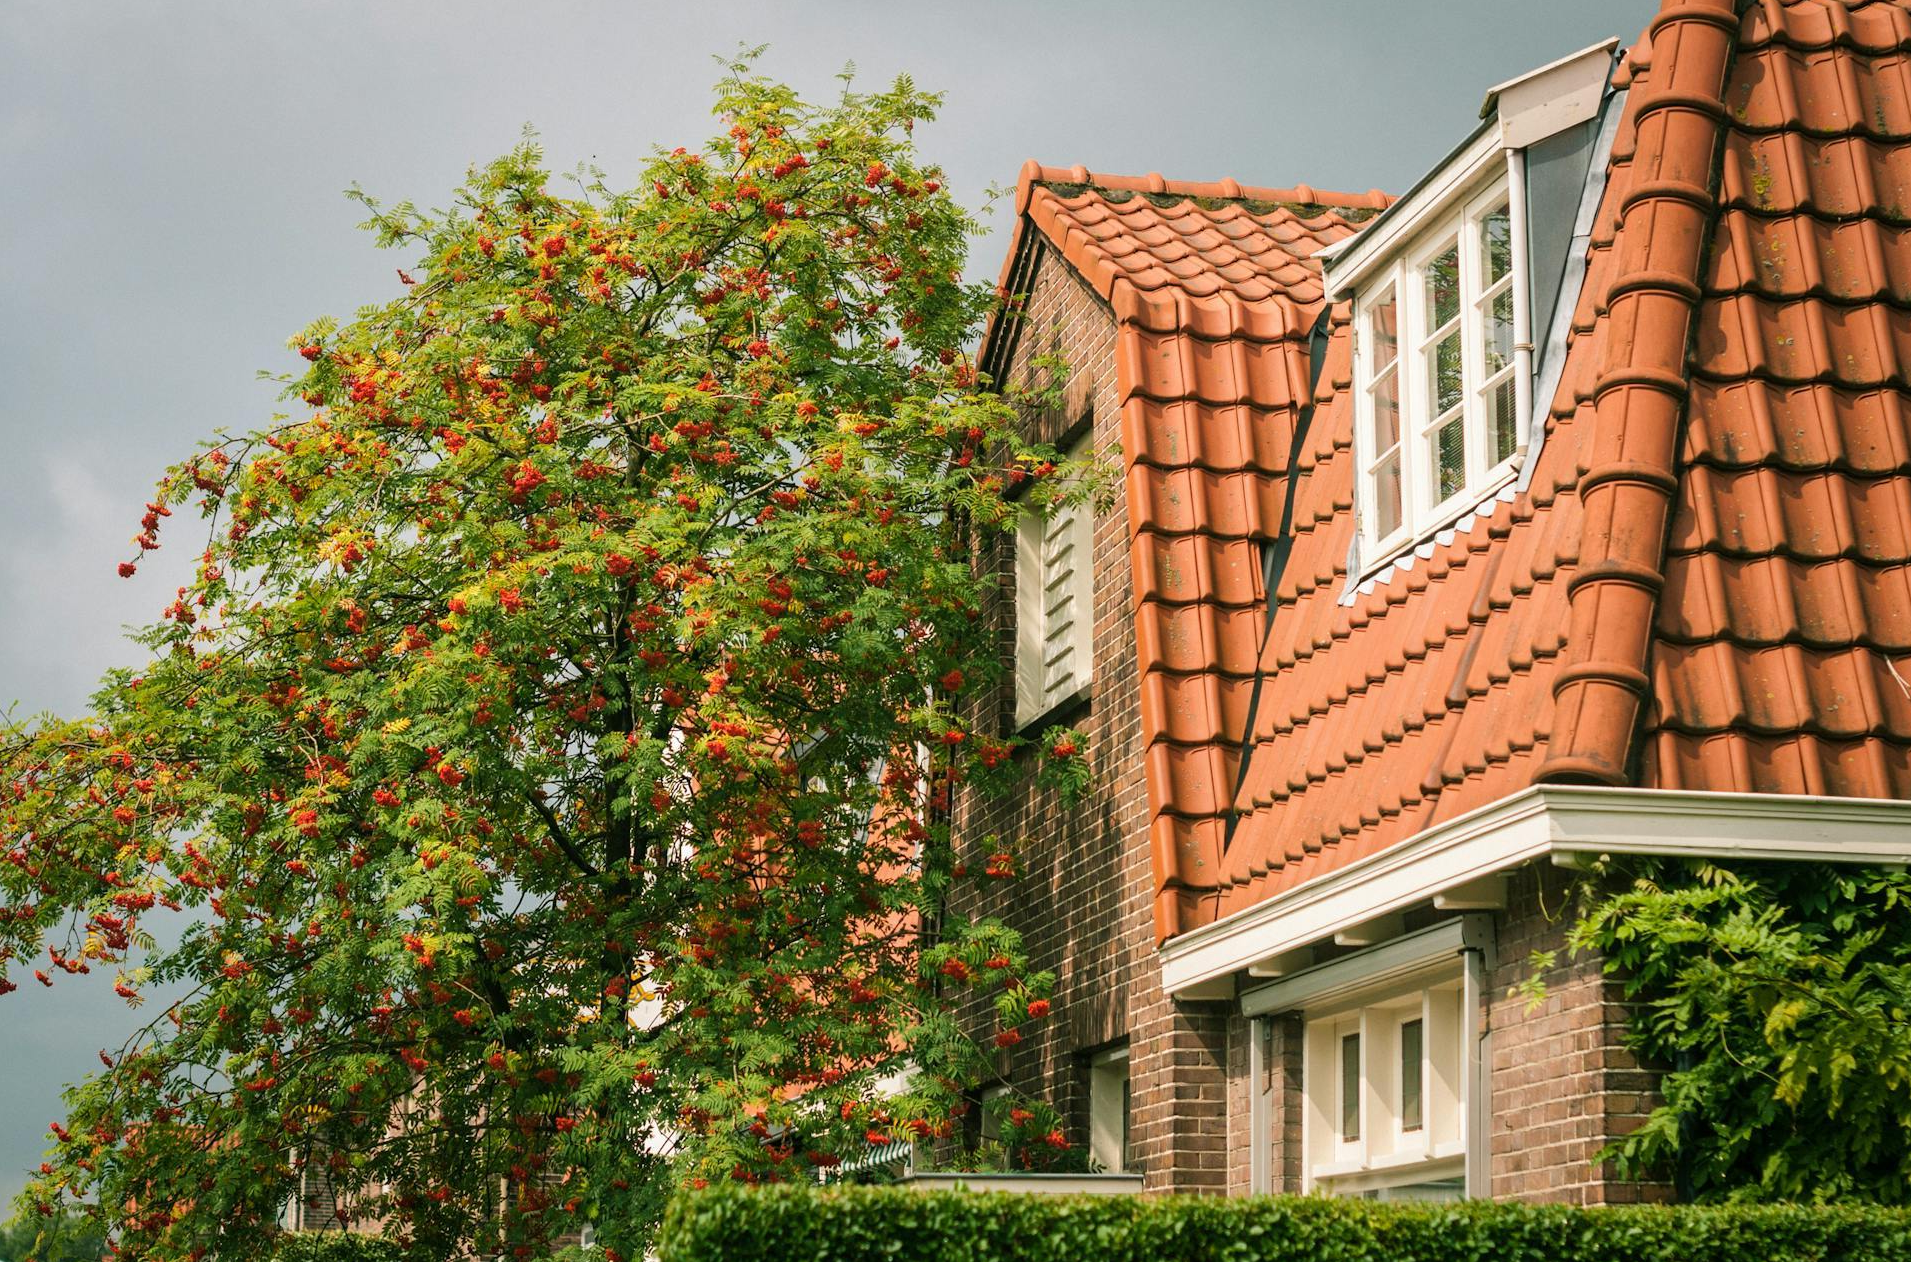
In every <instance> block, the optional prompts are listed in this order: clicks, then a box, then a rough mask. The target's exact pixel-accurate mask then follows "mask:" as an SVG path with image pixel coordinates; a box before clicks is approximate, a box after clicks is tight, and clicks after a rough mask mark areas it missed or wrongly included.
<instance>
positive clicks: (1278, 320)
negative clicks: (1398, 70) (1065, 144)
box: [991, 162, 1388, 936]
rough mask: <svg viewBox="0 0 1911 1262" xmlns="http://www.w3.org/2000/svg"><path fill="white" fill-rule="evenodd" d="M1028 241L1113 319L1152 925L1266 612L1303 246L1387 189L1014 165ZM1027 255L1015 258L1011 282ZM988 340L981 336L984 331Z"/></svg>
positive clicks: (1206, 873) (1215, 789)
mask: <svg viewBox="0 0 1911 1262" xmlns="http://www.w3.org/2000/svg"><path fill="white" fill-rule="evenodd" d="M1016 199H1017V208H1018V210H1019V212H1020V215H1021V218H1020V221H1019V222H1020V223H1021V225H1022V228H1021V234H1022V236H1023V237H1024V238H1027V237H1028V236H1029V230H1030V229H1031V228H1032V229H1033V230H1034V232H1036V233H1039V234H1040V239H1041V240H1044V241H1046V242H1048V243H1049V244H1050V245H1052V246H1053V248H1055V249H1056V250H1058V251H1059V252H1060V253H1061V255H1062V256H1063V257H1064V258H1065V259H1066V260H1067V261H1068V262H1069V264H1070V265H1071V266H1072V267H1073V268H1074V269H1075V270H1076V271H1077V272H1078V273H1079V274H1080V275H1081V276H1082V277H1083V278H1084V279H1085V280H1086V281H1087V282H1088V284H1089V285H1090V286H1091V287H1092V288H1093V289H1094V290H1095V292H1096V293H1098V294H1100V295H1101V297H1102V298H1103V299H1104V300H1105V301H1106V302H1107V303H1108V304H1109V306H1110V309H1111V310H1112V311H1113V312H1114V315H1115V320H1116V330H1117V331H1116V356H1117V363H1116V390H1117V393H1118V396H1119V398H1120V400H1121V418H1122V426H1121V433H1122V440H1121V446H1122V451H1121V458H1122V466H1123V472H1124V474H1125V475H1126V479H1127V492H1128V494H1127V501H1128V515H1129V526H1130V532H1131V542H1130V549H1131V556H1132V559H1133V564H1134V576H1135V601H1136V632H1137V643H1138V647H1139V651H1140V657H1141V661H1140V672H1139V673H1140V681H1141V682H1140V687H1141V716H1142V719H1141V721H1142V727H1143V733H1142V737H1143V742H1144V745H1145V747H1146V749H1147V751H1148V752H1147V760H1148V766H1147V780H1148V789H1149V806H1150V815H1151V818H1152V820H1153V827H1152V837H1153V840H1154V848H1155V858H1156V863H1155V870H1156V883H1157V888H1156V891H1155V893H1156V897H1157V917H1156V919H1157V925H1158V926H1159V927H1161V928H1162V932H1163V934H1164V936H1165V934H1166V933H1168V932H1172V931H1173V927H1174V926H1176V925H1178V924H1180V923H1181V922H1182V920H1183V919H1184V918H1185V917H1184V915H1183V909H1182V906H1181V904H1182V902H1184V901H1186V900H1188V899H1189V898H1191V897H1196V896H1198V891H1200V890H1202V889H1204V888H1211V887H1212V886H1213V884H1214V875H1215V873H1216V872H1217V871H1218V870H1219V864H1220V861H1221V850H1222V841H1223V833H1224V829H1225V819H1224V817H1225V814H1226V812H1227V809H1228V804H1229V801H1230V799H1231V798H1232V795H1233V789H1234V784H1235V779H1236V775H1237V771H1238V752H1239V748H1240V738H1241V732H1242V730H1243V729H1244V727H1245V725H1246V722H1247V709H1248V704H1247V703H1248V693H1249V691H1250V690H1251V688H1252V686H1253V677H1254V671H1255V661H1256V657H1257V654H1258V651H1259V647H1260V636H1261V630H1262V627H1263V625H1264V622H1265V616H1266V614H1265V604H1264V600H1263V593H1262V591H1261V559H1260V552H1259V544H1260V543H1261V542H1264V541H1267V540H1270V539H1272V538H1273V537H1274V536H1275V534H1276V532H1277V530H1278V528H1279V525H1280V519H1281V506H1282V499H1283V496H1284V495H1285V490H1286V488H1285V484H1284V481H1283V478H1284V475H1285V473H1286V471H1287V462H1288V455H1289V449H1290V447H1291V445H1292V434H1293V426H1294V423H1295V420H1296V418H1297V417H1298V415H1299V412H1300V408H1301V404H1302V401H1303V400H1304V399H1305V397H1306V394H1307V388H1308V336H1309V333H1310V331H1311V329H1312V327H1313V324H1314V321H1315V319H1316V317H1317V316H1318V314H1319V312H1320V308H1321V285H1320V269H1319V266H1318V265H1317V264H1316V263H1314V262H1313V261H1312V259H1311V257H1310V256H1311V255H1312V254H1313V253H1314V252H1315V251H1317V250H1319V249H1320V248H1322V247H1323V246H1326V245H1328V244H1330V243H1332V242H1334V241H1338V240H1340V239H1341V238H1343V237H1346V236H1348V235H1349V234H1351V233H1352V232H1353V231H1354V228H1355V225H1356V224H1357V222H1358V221H1359V220H1361V219H1364V218H1367V217H1370V216H1371V215H1372V214H1373V213H1374V212H1376V211H1378V210H1380V209H1381V208H1383V207H1385V206H1386V205H1387V201H1388V199H1387V197H1386V195H1385V194H1383V193H1380V192H1377V191H1375V192H1368V193H1357V194H1349V193H1323V192H1317V191H1316V190H1314V189H1312V188H1310V187H1308V186H1306V185H1300V186H1298V187H1295V188H1290V189H1264V188H1247V187H1243V186H1241V185H1239V184H1236V183H1235V182H1234V181H1232V180H1228V181H1224V182H1221V183H1217V184H1194V183H1184V182H1180V181H1171V180H1165V179H1163V178H1162V177H1161V176H1159V175H1148V176H1144V177H1140V178H1129V177H1121V176H1109V175H1100V174H1096V173H1094V172H1091V171H1086V170H1084V169H1082V168H1080V167H1074V168H1056V167H1042V166H1039V165H1037V164H1035V163H1032V162H1031V163H1029V164H1027V165H1026V166H1024V167H1023V169H1022V175H1021V180H1020V185H1019V187H1018V190H1017V194H1016ZM1019 254H1020V249H1019V248H1018V249H1014V250H1011V252H1010V257H1009V262H1008V265H1007V267H1006V268H1005V270H1004V276H1003V279H1004V283H1005V285H1006V284H1008V283H1010V278H1011V277H1012V276H1013V275H1014V273H1015V269H1016V267H1017V266H1018V263H1019V258H1018V256H1019ZM993 340H994V339H993V338H991V341H993Z"/></svg>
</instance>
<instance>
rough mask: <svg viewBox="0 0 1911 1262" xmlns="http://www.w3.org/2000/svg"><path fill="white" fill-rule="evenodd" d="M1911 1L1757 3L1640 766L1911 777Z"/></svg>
mask: <svg viewBox="0 0 1911 1262" xmlns="http://www.w3.org/2000/svg"><path fill="white" fill-rule="evenodd" d="M1907 49H1911V12H1908V11H1907V9H1906V7H1905V6H1904V5H1903V4H1884V3H1867V4H1853V5H1843V4H1824V3H1809V4H1803V3H1801V4H1788V5H1779V4H1767V5H1760V6H1755V7H1754V8H1752V9H1751V11H1750V12H1748V13H1747V14H1746V15H1745V19H1744V22H1743V24H1742V27H1741V31H1740V38H1739V46H1738V55H1737V57H1736V59H1735V61H1734V64H1733V66H1732V73H1731V76H1730V81H1729V84H1728V86H1727V88H1726V92H1725V102H1724V103H1725V106H1726V110H1725V118H1724V120H1723V121H1724V123H1725V127H1724V144H1725V163H1724V170H1723V172H1722V178H1721V180H1720V182H1719V185H1718V187H1717V189H1716V194H1717V199H1718V205H1719V210H1718V213H1717V216H1716V226H1715V227H1714V229H1713V232H1712V240H1711V258H1710V262H1709V265H1708V266H1707V267H1706V269H1705V271H1704V272H1703V274H1702V276H1701V286H1702V289H1703V297H1702V299H1701V301H1700V305H1699V311H1698V322H1697V328H1698V339H1697V344H1696V347H1695V349H1694V354H1693V360H1692V398H1691V403H1690V406H1689V416H1688V418H1687V421H1686V425H1685V430H1684V435H1683V438H1682V440H1681V442H1680V444H1679V466H1680V477H1679V489H1678V494H1677V498H1676V501H1675V504H1674V509H1673V516H1672V524H1671V533H1670V537H1669V540H1668V543H1667V547H1666V559H1665V576H1666V587H1665V596H1664V599H1663V600H1662V602H1661V604H1660V607H1659V611H1658V618H1657V624H1656V630H1657V644H1656V646H1655V649H1654V652H1653V660H1652V664H1651V674H1652V685H1651V694H1650V697H1651V708H1650V711H1649V714H1648V716H1647V721H1646V737H1645V739H1644V741H1643V742H1642V746H1643V747H1642V750H1641V753H1642V756H1643V764H1644V765H1643V767H1642V770H1641V777H1642V781H1643V782H1644V783H1648V784H1655V785H1663V786H1665V787H1668V788H1692V789H1736V790H1751V791H1758V792H1771V793H1829V794H1838V795H1850V796H1860V797H1911V754H1908V753H1907V751H1908V750H1911V665H1908V666H1906V667H1903V668H1900V667H1899V666H1897V665H1895V664H1894V662H1893V659H1894V658H1902V657H1903V656H1904V655H1905V654H1906V653H1908V652H1911V570H1908V569H1907V565H1908V564H1911V396H1907V395H1906V393H1905V391H1906V389H1907V387H1908V386H1911V52H1908V51H1907Z"/></svg>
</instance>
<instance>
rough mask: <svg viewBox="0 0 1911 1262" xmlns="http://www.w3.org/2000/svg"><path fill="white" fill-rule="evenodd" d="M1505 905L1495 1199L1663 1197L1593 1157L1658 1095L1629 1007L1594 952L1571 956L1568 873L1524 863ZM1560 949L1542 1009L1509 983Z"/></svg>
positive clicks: (1494, 997)
mask: <svg viewBox="0 0 1911 1262" xmlns="http://www.w3.org/2000/svg"><path fill="white" fill-rule="evenodd" d="M1507 884H1508V889H1507V902H1508V907H1509V909H1510V910H1509V911H1508V912H1507V913H1504V914H1502V915H1500V916H1498V917H1496V921H1497V925H1496V929H1497V933H1496V935H1495V936H1496V939H1497V942H1496V946H1497V956H1498V959H1497V963H1496V966H1495V967H1494V969H1493V971H1492V974H1491V984H1490V985H1489V986H1488V987H1487V992H1486V996H1485V998H1486V1002H1487V1005H1488V1006H1487V1022H1488V1025H1489V1027H1490V1028H1491V1030H1492V1032H1493V1042H1492V1047H1493V1059H1492V1065H1491V1075H1490V1078H1489V1088H1488V1090H1489V1094H1490V1095H1491V1098H1492V1103H1493V1109H1492V1119H1493V1120H1492V1134H1491V1140H1490V1142H1491V1145H1492V1147H1491V1158H1490V1179H1491V1184H1492V1194H1493V1195H1494V1196H1495V1197H1510V1198H1517V1199H1521V1200H1537V1201H1569V1202H1573V1203H1577V1204H1592V1203H1596V1202H1617V1201H1636V1200H1640V1199H1652V1200H1659V1199H1664V1197H1665V1193H1666V1189H1665V1188H1663V1187H1657V1186H1640V1185H1637V1184H1628V1183H1622V1182H1619V1181H1617V1180H1616V1179H1614V1178H1613V1177H1612V1175H1611V1172H1610V1171H1609V1170H1607V1169H1606V1168H1604V1167H1602V1166H1595V1165H1594V1164H1593V1156H1594V1154H1595V1153H1597V1152H1598V1151H1599V1150H1600V1149H1602V1148H1604V1147H1605V1146H1606V1145H1607V1144H1609V1143H1610V1142H1612V1141H1613V1140H1614V1139H1617V1138H1618V1137H1620V1136H1621V1135H1624V1134H1626V1133H1628V1132H1630V1131H1632V1130H1635V1129H1637V1128H1638V1126H1639V1125H1640V1124H1641V1123H1643V1122H1644V1121H1645V1117H1646V1115H1647V1114H1648V1113H1650V1112H1651V1111H1652V1109H1653V1108H1654V1107H1655V1105H1656V1104H1657V1098H1656V1095H1655V1093H1654V1075H1653V1074H1652V1073H1650V1072H1649V1071H1647V1070H1644V1069H1642V1068H1640V1066H1639V1064H1638V1062H1637V1060H1635V1059H1634V1057H1633V1054H1632V1052H1631V1051H1630V1050H1629V1049H1628V1048H1627V1047H1626V1046H1625V1025H1626V1005H1625V1002H1624V999H1623V997H1622V996H1621V995H1620V993H1619V985H1618V983H1616V982H1614V981H1612V980H1611V979H1609V978H1607V977H1606V976H1605V975H1604V974H1603V972H1602V971H1601V968H1600V962H1599V960H1598V959H1597V958H1596V957H1593V956H1588V955H1582V956H1579V957H1577V958H1574V957H1573V955H1572V954H1571V952H1570V951H1569V950H1568V949H1567V947H1566V930H1567V928H1568V926H1569V925H1570V924H1571V923H1572V919H1573V914H1574V908H1573V907H1572V906H1571V897H1572V894H1571V890H1570V889H1569V877H1568V875H1567V874H1566V873H1563V872H1561V871H1559V870H1558V869H1556V868H1550V867H1528V868H1524V869H1521V870H1520V871H1519V872H1517V873H1514V874H1513V875H1512V879H1511V880H1509V881H1508V883H1507ZM1535 952H1548V953H1551V954H1552V957H1553V962H1552V965H1551V967H1549V968H1546V969H1544V970H1543V971H1542V972H1541V973H1540V981H1541V982H1542V983H1543V985H1544V995H1545V998H1544V1000H1543V1001H1542V1002H1540V1003H1539V1004H1538V1006H1537V1007H1534V1006H1533V1005H1532V1003H1531V1001H1530V1000H1529V999H1528V998H1527V997H1526V996H1525V995H1521V994H1515V993H1512V991H1513V988H1514V987H1515V986H1517V985H1519V984H1520V983H1521V982H1522V981H1524V980H1526V979H1527V978H1529V977H1530V976H1531V975H1532V973H1533V963H1534V960H1533V956H1534V953H1535Z"/></svg>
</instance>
